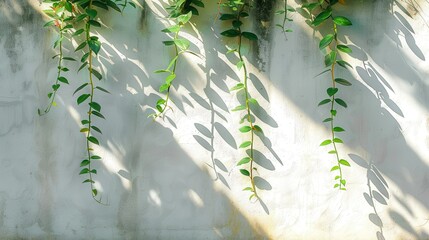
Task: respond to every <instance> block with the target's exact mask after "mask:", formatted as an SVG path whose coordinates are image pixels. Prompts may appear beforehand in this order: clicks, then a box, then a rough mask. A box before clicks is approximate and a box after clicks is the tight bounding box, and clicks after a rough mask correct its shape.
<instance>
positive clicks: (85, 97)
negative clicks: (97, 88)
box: [77, 94, 91, 105]
mask: <svg viewBox="0 0 429 240" xmlns="http://www.w3.org/2000/svg"><path fill="white" fill-rule="evenodd" d="M90 96H91V94H82V95H80V96H79V97H78V98H77V104H78V105H79V104H81V103H83V102H84V101H85V100H86V99H88V98H89V97H90Z"/></svg>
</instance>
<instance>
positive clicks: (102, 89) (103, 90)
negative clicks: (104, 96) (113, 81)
mask: <svg viewBox="0 0 429 240" xmlns="http://www.w3.org/2000/svg"><path fill="white" fill-rule="evenodd" d="M95 89H98V90H100V91H102V92H105V93H110V92H109V91H107V90H106V89H104V88H102V87H98V86H97V87H95Z"/></svg>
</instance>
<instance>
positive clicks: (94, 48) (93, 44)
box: [88, 40, 101, 55]
mask: <svg viewBox="0 0 429 240" xmlns="http://www.w3.org/2000/svg"><path fill="white" fill-rule="evenodd" d="M88 45H89V48H91V50H92V51H93V52H94V53H95V55H97V54H98V52H99V51H100V48H101V42H100V41H94V40H89V41H88Z"/></svg>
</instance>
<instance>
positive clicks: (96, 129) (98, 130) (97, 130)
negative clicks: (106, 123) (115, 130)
mask: <svg viewBox="0 0 429 240" xmlns="http://www.w3.org/2000/svg"><path fill="white" fill-rule="evenodd" d="M91 128H92V129H94V131H96V132H99V133H100V134H103V133H102V132H101V130H100V129H99V128H98V127H96V126H91Z"/></svg>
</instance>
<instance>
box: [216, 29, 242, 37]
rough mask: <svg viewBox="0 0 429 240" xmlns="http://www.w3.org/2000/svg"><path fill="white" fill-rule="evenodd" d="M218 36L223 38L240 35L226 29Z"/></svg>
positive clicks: (237, 32) (238, 32) (236, 31)
mask: <svg viewBox="0 0 429 240" xmlns="http://www.w3.org/2000/svg"><path fill="white" fill-rule="evenodd" d="M220 35H222V36H225V37H238V36H239V35H240V31H238V30H236V29H228V30H226V31H223V32H221V33H220Z"/></svg>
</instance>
